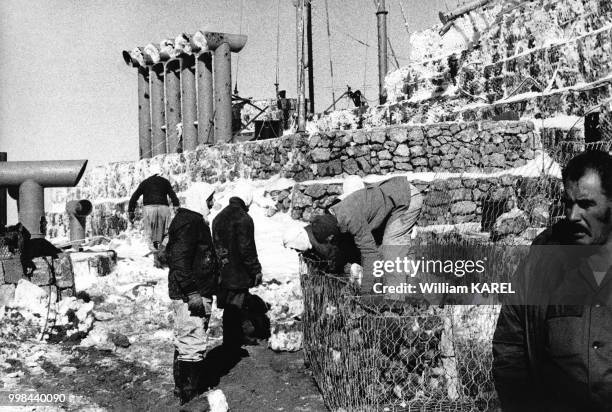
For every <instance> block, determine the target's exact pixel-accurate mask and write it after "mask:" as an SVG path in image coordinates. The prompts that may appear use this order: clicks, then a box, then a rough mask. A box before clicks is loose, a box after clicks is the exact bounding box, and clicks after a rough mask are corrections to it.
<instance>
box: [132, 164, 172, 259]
mask: <svg viewBox="0 0 612 412" xmlns="http://www.w3.org/2000/svg"><path fill="white" fill-rule="evenodd" d="M149 171H150V173H151V176H149V177H148V178H146V179H145V180H143V181H142V183H140V185H138V188H137V189H136V191H135V192H134V194H133V195H132V197H131V198H130V203H129V205H128V217H129V220H130V223H134V211H135V210H136V203H137V202H138V199H139V198H140V196H142V204H143V208H142V210H143V212H142V214H143V224H144V232H145V239H147V241H148V242H149V247H150V248H151V250H157V249H158V247H159V244H160V242H161V241H162V238H163V236H164V234H165V233H166V232H167V231H168V227H169V226H170V207H169V205H168V197H170V199H171V200H172V206H173V208H174V211H175V212H176V209H178V207H179V205H180V202H179V199H178V197H177V196H176V193H174V190H173V189H172V185H171V184H170V182H169V181H168V179H166V178H164V177H162V176H160V174H161V168H160V167H159V166H158V165H155V164H152V165H151V166H150V168H149Z"/></svg>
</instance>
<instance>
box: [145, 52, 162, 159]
mask: <svg viewBox="0 0 612 412" xmlns="http://www.w3.org/2000/svg"><path fill="white" fill-rule="evenodd" d="M149 79H150V80H151V156H157V155H159V154H164V153H166V132H165V130H164V129H165V110H164V66H163V64H161V63H159V64H155V65H153V66H152V67H151V69H150V70H149Z"/></svg>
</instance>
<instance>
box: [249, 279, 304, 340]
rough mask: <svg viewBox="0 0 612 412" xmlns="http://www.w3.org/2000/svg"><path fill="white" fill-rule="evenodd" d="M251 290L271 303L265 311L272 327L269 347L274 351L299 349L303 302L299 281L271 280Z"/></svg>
mask: <svg viewBox="0 0 612 412" xmlns="http://www.w3.org/2000/svg"><path fill="white" fill-rule="evenodd" d="M252 292H253V293H255V294H256V295H259V297H261V298H262V299H263V300H264V301H265V302H268V303H270V305H271V307H270V310H269V311H268V313H267V315H268V317H269V318H270V324H271V329H272V330H271V333H272V336H271V337H270V338H269V339H268V346H269V347H270V349H272V350H273V351H276V352H282V351H287V352H295V351H298V350H300V349H301V348H302V323H301V319H302V313H303V311H304V302H303V300H302V291H301V288H300V283H299V281H298V280H297V279H294V280H289V281H287V282H285V283H281V282H278V281H274V280H273V281H271V282H266V283H265V284H264V285H262V286H259V287H258V288H255V289H253V291H252Z"/></svg>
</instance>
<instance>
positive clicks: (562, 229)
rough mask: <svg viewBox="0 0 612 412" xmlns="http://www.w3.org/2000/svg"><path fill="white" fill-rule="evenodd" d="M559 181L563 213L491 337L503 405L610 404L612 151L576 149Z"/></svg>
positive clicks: (592, 407) (576, 407)
mask: <svg viewBox="0 0 612 412" xmlns="http://www.w3.org/2000/svg"><path fill="white" fill-rule="evenodd" d="M563 184H564V192H565V195H564V210H565V219H564V220H563V221H561V222H559V223H557V224H555V225H554V226H553V227H551V228H549V229H547V230H546V231H544V232H543V233H542V234H541V235H540V236H538V238H536V240H535V241H534V243H533V245H532V246H531V248H530V251H529V255H528V256H527V258H526V259H525V261H524V262H523V264H522V265H521V267H519V270H518V271H517V274H516V275H517V282H518V283H517V284H518V286H519V288H518V290H519V298H518V299H517V301H515V302H513V303H517V304H511V305H504V306H503V307H502V310H501V313H500V315H499V319H498V322H497V328H496V330H495V334H494V337H493V357H494V362H493V375H494V378H495V386H496V388H497V392H498V395H499V398H500V401H501V404H502V409H503V410H504V411H610V410H612V273H611V272H612V270H611V268H612V156H610V155H609V154H608V153H605V152H601V151H588V152H584V153H581V154H579V155H577V156H576V157H574V158H573V159H571V160H570V161H569V162H568V164H567V166H566V168H565V170H564V171H563Z"/></svg>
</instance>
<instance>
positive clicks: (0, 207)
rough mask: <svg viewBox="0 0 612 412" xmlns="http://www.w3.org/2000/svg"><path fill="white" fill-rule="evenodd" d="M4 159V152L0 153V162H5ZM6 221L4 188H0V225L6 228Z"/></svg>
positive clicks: (5, 156) (5, 155)
mask: <svg viewBox="0 0 612 412" xmlns="http://www.w3.org/2000/svg"><path fill="white" fill-rule="evenodd" d="M6 159H7V154H6V152H0V162H6ZM7 219H8V218H7V208H6V187H0V225H4V226H6V224H7V222H8V220H7Z"/></svg>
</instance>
